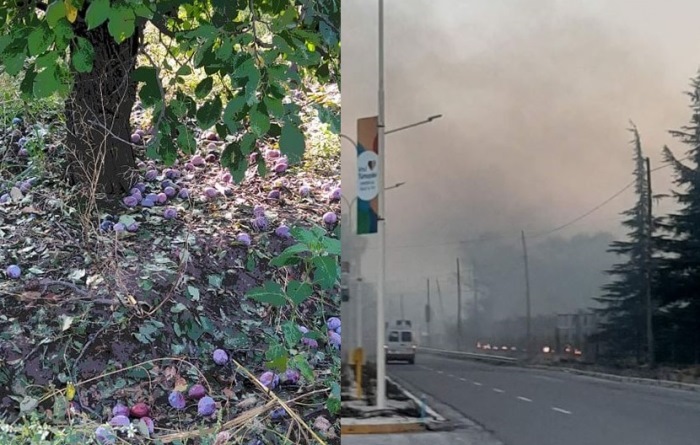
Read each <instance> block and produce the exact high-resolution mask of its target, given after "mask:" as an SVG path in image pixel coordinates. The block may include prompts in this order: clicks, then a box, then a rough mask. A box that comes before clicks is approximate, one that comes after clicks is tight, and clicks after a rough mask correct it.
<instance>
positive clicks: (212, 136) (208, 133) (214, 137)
mask: <svg viewBox="0 0 700 445" xmlns="http://www.w3.org/2000/svg"><path fill="white" fill-rule="evenodd" d="M202 139H206V140H207V141H218V140H219V135H217V134H216V133H214V132H213V131H206V132H204V134H203V135H202Z"/></svg>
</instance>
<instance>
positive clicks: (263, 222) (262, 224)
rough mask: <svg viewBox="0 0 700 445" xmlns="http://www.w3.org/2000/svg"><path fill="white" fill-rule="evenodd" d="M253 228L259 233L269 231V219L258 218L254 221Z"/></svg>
mask: <svg viewBox="0 0 700 445" xmlns="http://www.w3.org/2000/svg"><path fill="white" fill-rule="evenodd" d="M252 225H253V228H254V229H255V230H258V231H263V230H266V229H267V218H265V217H264V216H258V217H257V218H255V219H253V221H252Z"/></svg>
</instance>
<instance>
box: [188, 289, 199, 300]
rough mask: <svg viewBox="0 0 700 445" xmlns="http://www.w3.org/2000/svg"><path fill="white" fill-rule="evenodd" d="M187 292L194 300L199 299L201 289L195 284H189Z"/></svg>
mask: <svg viewBox="0 0 700 445" xmlns="http://www.w3.org/2000/svg"><path fill="white" fill-rule="evenodd" d="M187 294H188V295H189V296H190V299H191V300H192V301H197V300H199V289H197V288H196V287H194V286H187Z"/></svg>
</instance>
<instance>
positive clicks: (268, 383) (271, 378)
mask: <svg viewBox="0 0 700 445" xmlns="http://www.w3.org/2000/svg"><path fill="white" fill-rule="evenodd" d="M258 380H260V383H262V384H263V386H265V387H266V388H270V389H275V387H276V386H277V385H278V384H279V382H280V377H279V376H278V375H277V374H275V373H274V372H272V371H266V372H263V373H262V375H261V376H260V378H259V379H258Z"/></svg>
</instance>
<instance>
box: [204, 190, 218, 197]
mask: <svg viewBox="0 0 700 445" xmlns="http://www.w3.org/2000/svg"><path fill="white" fill-rule="evenodd" d="M218 194H219V191H218V190H217V189H215V188H214V187H207V188H205V189H204V195H205V196H206V197H207V198H214V197H216V196H217V195H218Z"/></svg>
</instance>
